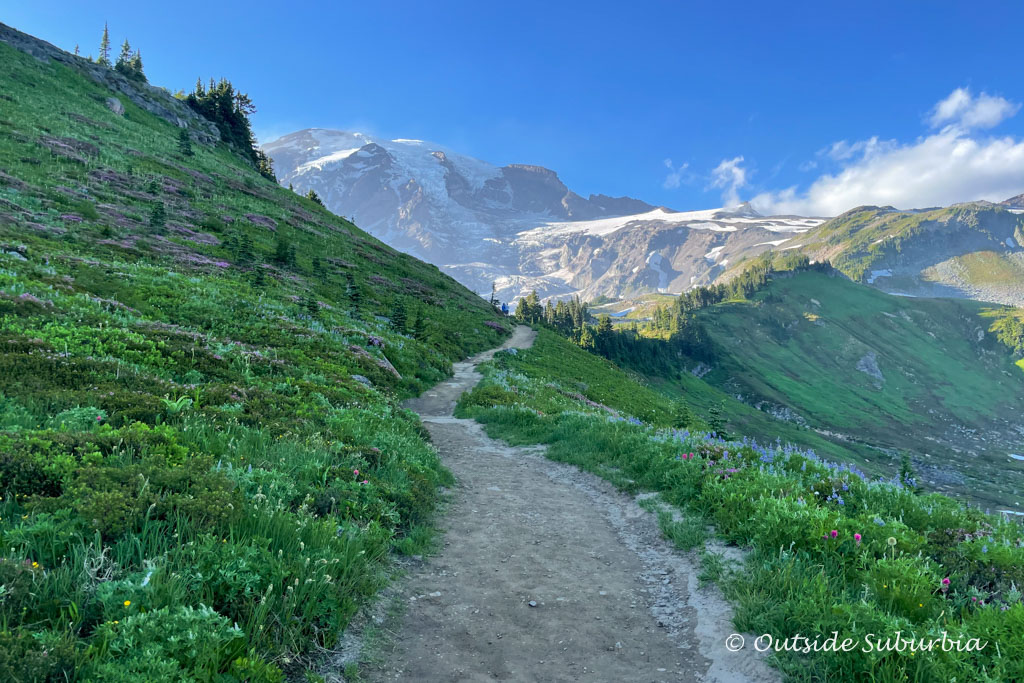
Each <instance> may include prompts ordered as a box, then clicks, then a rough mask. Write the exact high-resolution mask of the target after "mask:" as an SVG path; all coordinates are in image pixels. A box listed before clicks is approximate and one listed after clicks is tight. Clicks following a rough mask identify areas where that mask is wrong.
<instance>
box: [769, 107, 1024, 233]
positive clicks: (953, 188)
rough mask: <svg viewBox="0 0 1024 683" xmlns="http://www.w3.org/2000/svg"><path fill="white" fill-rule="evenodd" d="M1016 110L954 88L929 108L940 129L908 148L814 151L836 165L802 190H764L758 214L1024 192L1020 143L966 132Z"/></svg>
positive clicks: (853, 146)
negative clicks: (834, 169) (837, 164)
mask: <svg viewBox="0 0 1024 683" xmlns="http://www.w3.org/2000/svg"><path fill="white" fill-rule="evenodd" d="M1019 109H1020V105H1018V104H1016V103H1012V102H1009V101H1007V100H1004V99H1002V98H999V97H992V96H989V95H986V94H984V93H982V94H981V95H979V96H977V97H974V96H972V95H971V94H970V92H969V91H967V90H966V89H963V88H958V89H957V90H954V91H953V93H952V94H951V95H950V96H949V97H947V98H946V99H944V100H942V101H941V102H939V103H938V104H937V105H936V106H935V109H934V110H933V113H932V116H931V118H930V123H931V125H932V126H934V127H939V126H942V127H941V128H940V129H939V130H937V131H935V132H933V133H931V134H929V135H927V136H924V137H921V138H918V139H917V140H915V141H913V142H909V143H899V142H897V141H895V140H879V139H878V138H877V137H874V138H870V139H868V140H861V141H856V142H853V143H850V142H848V141H846V140H842V141H840V142H836V143H834V144H832V145H830V146H829V147H826V148H825V149H824V150H822V151H821V152H820V153H819V156H821V157H828V158H830V159H832V160H833V161H835V162H838V163H839V164H840V169H839V170H838V171H836V172H835V173H826V174H824V175H821V176H819V177H818V178H817V179H816V180H815V181H814V182H812V183H811V185H810V186H809V187H808V188H806V189H805V190H800V189H798V188H796V187H791V188H788V189H785V190H780V191H772V192H764V193H761V194H759V195H757V196H756V197H754V198H753V199H752V200H751V203H752V204H753V205H754V206H755V207H757V208H758V210H759V211H762V212H768V213H775V214H787V213H794V214H803V215H816V216H835V215H838V214H840V213H843V212H844V211H848V210H850V209H852V208H854V207H857V206H863V205H866V204H869V205H879V206H885V205H891V206H895V207H896V208H899V209H910V208H923V207H929V206H946V205H949V204H954V203H957V202H965V201H974V200H978V199H987V200H990V201H1001V200H1003V199H1006V198H1007V197H1010V196H1013V195H1016V194H1020V193H1021V192H1022V191H1024V140H1018V139H1016V138H1014V137H1010V136H1003V137H995V136H986V135H979V134H977V133H975V132H972V131H973V130H974V129H978V128H988V127H992V126H994V125H996V124H997V123H999V122H1000V121H1003V120H1005V119H1006V118H1007V117H1009V116H1013V115H1014V114H1015V113H1016V112H1017V111H1018V110H1019Z"/></svg>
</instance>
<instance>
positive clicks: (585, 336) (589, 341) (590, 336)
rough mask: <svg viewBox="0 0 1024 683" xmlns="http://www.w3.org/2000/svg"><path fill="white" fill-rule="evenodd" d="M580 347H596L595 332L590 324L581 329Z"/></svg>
mask: <svg viewBox="0 0 1024 683" xmlns="http://www.w3.org/2000/svg"><path fill="white" fill-rule="evenodd" d="M580 347H581V348H584V349H592V348H594V333H593V332H591V331H590V325H584V326H583V329H582V330H581V331H580Z"/></svg>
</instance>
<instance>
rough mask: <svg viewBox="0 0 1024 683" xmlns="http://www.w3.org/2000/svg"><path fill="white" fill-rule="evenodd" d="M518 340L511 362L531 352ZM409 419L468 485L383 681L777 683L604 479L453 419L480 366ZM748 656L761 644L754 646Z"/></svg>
mask: <svg viewBox="0 0 1024 683" xmlns="http://www.w3.org/2000/svg"><path fill="white" fill-rule="evenodd" d="M534 334H535V333H534V332H533V331H532V330H530V329H529V328H526V327H519V328H517V329H516V331H515V334H514V335H513V337H512V338H511V339H510V340H509V341H508V342H506V344H505V345H504V346H503V347H502V348H508V347H512V346H515V347H519V348H527V347H529V346H530V345H531V344H532V343H533V338H534ZM493 355H494V351H488V352H486V353H483V354H480V355H478V356H476V357H474V358H472V359H470V360H469V361H467V362H465V363H457V364H456V365H455V376H454V377H453V378H452V379H450V380H448V381H447V382H444V383H442V384H440V385H438V386H437V387H435V388H434V389H431V390H430V391H428V392H426V393H425V394H424V395H423V396H421V397H419V398H417V399H412V400H410V401H409V402H408V403H407V406H408V407H409V408H410V409H412V410H415V411H416V412H418V413H419V414H420V415H421V416H422V419H423V422H424V424H425V425H426V427H427V429H428V430H429V431H430V434H431V436H432V437H433V441H434V444H435V446H436V447H437V449H438V450H439V452H440V453H441V456H442V458H443V461H444V463H445V465H447V466H448V467H449V468H450V469H451V470H452V471H453V472H454V473H455V476H456V478H457V479H458V482H459V483H458V485H457V487H456V489H455V491H454V496H453V500H452V502H451V505H450V507H449V509H448V511H447V514H446V516H445V518H444V519H443V520H442V522H441V525H442V527H443V530H444V539H445V542H444V548H443V550H441V552H440V553H438V554H437V555H436V556H433V557H431V558H429V559H428V560H427V561H426V562H423V563H419V564H417V565H415V566H413V567H412V568H411V569H410V571H409V574H408V576H407V577H406V578H405V579H403V580H402V581H401V582H400V584H399V585H398V586H397V587H396V588H395V590H396V591H397V594H398V599H400V600H401V601H402V602H403V603H404V604H405V606H406V610H405V615H404V617H403V619H402V623H401V627H400V629H399V631H398V633H397V634H395V636H394V638H393V639H392V642H391V644H390V646H388V648H387V649H386V651H384V652H382V653H379V659H380V660H381V661H379V662H378V663H377V664H376V665H375V666H371V667H370V668H369V669H366V668H364V669H363V671H362V673H363V675H364V676H366V677H367V678H368V680H371V681H384V680H396V679H397V680H405V681H498V680H501V681H545V682H546V681H616V682H617V681H638V682H641V681H737V682H739V681H743V682H747V681H775V680H778V676H777V674H776V673H775V672H774V671H772V670H771V669H769V668H768V667H767V666H766V665H765V664H764V663H763V661H761V659H760V658H759V657H758V656H756V655H755V653H754V652H753V651H752V650H750V649H749V648H748V649H747V650H743V651H741V652H740V653H730V652H728V651H727V650H726V648H725V645H724V641H725V638H726V636H728V635H729V634H730V633H732V631H733V627H732V625H731V623H730V621H729V609H728V606H727V605H726V603H724V601H722V599H721V598H720V597H719V596H718V595H717V592H716V590H715V589H714V588H704V589H699V588H698V587H697V578H696V576H697V573H698V571H697V567H696V566H695V565H696V561H695V559H694V558H693V557H692V556H684V555H681V554H679V553H676V552H675V551H673V550H672V548H671V547H670V546H669V545H668V543H667V542H666V541H664V540H663V539H662V537H661V534H660V532H659V530H658V526H657V521H656V519H655V518H654V516H653V515H651V514H650V513H648V512H646V511H644V510H643V509H641V508H640V507H639V506H638V504H637V501H636V500H635V499H634V498H632V497H630V496H627V495H624V494H622V493H621V492H619V491H618V490H616V489H615V488H614V487H612V486H611V485H610V484H608V483H607V482H605V481H604V480H602V479H600V478H598V477H595V476H593V475H590V474H587V473H585V472H581V471H580V470H578V469H577V468H575V467H570V466H566V465H561V464H559V463H554V462H552V461H550V460H547V459H545V458H544V455H543V447H536V446H535V447H528V448H523V447H510V446H507V445H505V444H503V443H501V442H498V441H495V440H493V439H490V438H489V437H488V436H487V435H486V434H485V433H484V431H483V429H482V427H481V426H480V425H479V424H477V423H476V422H473V421H472V420H459V419H455V418H453V417H452V416H451V415H452V411H453V409H454V406H455V402H456V400H457V399H458V396H459V395H460V394H461V393H462V392H463V391H466V390H467V389H469V388H471V387H473V386H474V385H475V384H476V383H477V382H478V381H479V379H480V375H479V374H478V373H476V372H475V366H476V364H477V363H480V362H483V361H486V360H489V359H490V358H491V357H492V356H493ZM748 642H749V641H748Z"/></svg>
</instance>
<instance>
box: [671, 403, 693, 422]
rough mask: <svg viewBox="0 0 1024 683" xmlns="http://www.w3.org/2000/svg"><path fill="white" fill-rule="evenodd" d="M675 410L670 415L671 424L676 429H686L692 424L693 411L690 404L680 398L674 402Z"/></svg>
mask: <svg viewBox="0 0 1024 683" xmlns="http://www.w3.org/2000/svg"><path fill="white" fill-rule="evenodd" d="M674 407H675V410H674V411H673V412H674V414H673V415H672V426H673V427H675V428H676V429H686V428H688V427H689V426H690V425H691V424H693V412H692V411H691V410H690V406H689V405H688V404H687V403H686V401H683V400H682V399H680V400H678V401H676V402H675V406H674Z"/></svg>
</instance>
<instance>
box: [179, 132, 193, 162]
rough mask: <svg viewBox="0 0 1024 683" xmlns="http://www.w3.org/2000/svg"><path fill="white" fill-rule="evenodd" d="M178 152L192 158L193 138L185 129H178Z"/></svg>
mask: <svg viewBox="0 0 1024 683" xmlns="http://www.w3.org/2000/svg"><path fill="white" fill-rule="evenodd" d="M178 152H179V153H180V154H182V155H184V156H187V157H190V156H192V154H193V152H192V136H190V135H189V134H188V130H186V129H185V128H179V129H178Z"/></svg>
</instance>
